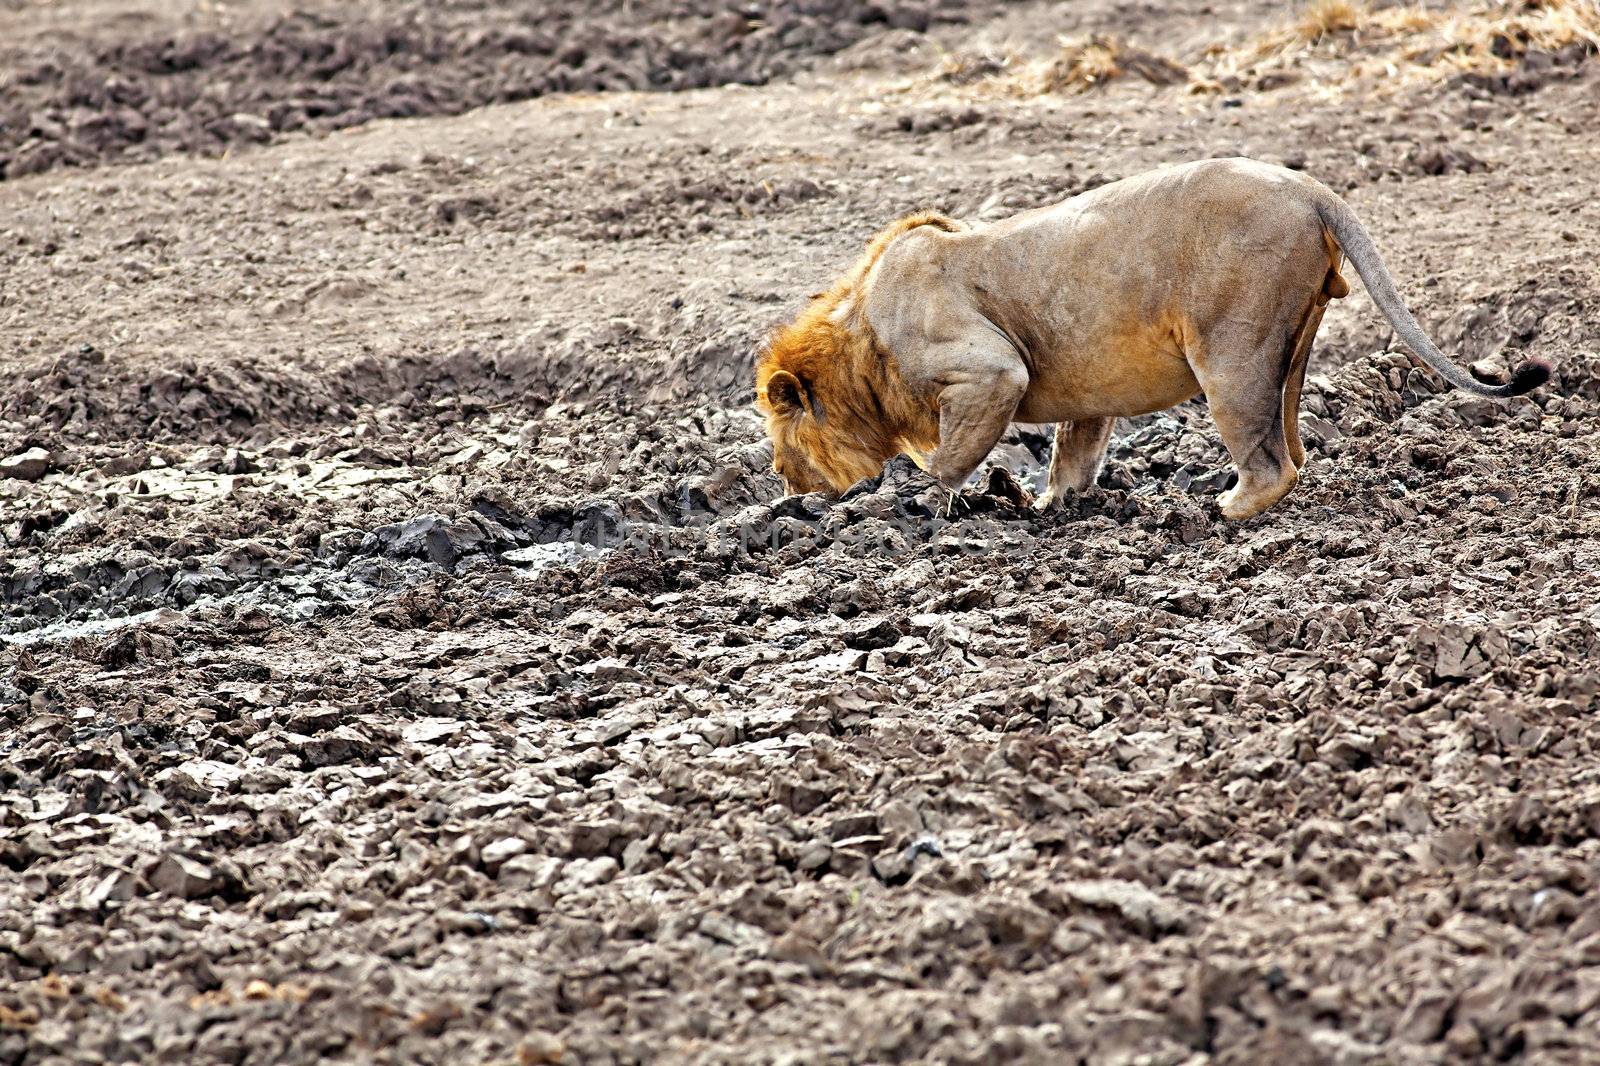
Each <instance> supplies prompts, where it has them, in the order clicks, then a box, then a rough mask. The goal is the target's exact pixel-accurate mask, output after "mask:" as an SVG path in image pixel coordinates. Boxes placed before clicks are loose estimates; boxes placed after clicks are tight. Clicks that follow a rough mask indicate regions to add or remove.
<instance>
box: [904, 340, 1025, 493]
mask: <svg viewBox="0 0 1600 1066" xmlns="http://www.w3.org/2000/svg"><path fill="white" fill-rule="evenodd" d="M1027 391H1028V371H1027V369H1026V368H1025V367H1024V366H1023V365H1022V361H1021V360H1020V359H1019V360H1017V361H1016V362H1015V364H1014V365H1006V364H1002V365H999V366H990V367H984V366H981V365H980V366H979V367H974V368H971V369H969V370H966V371H963V372H962V374H961V376H960V378H959V379H958V380H956V381H953V382H951V383H949V384H947V385H945V387H944V388H943V389H942V390H940V392H939V447H938V448H936V449H934V452H933V456H932V458H931V461H930V462H929V464H928V472H929V473H930V474H932V475H933V476H934V477H935V478H937V479H938V481H939V483H940V484H941V485H943V486H944V487H945V488H947V489H949V490H950V491H952V492H955V491H957V490H959V489H960V488H961V486H962V485H964V484H966V481H967V478H969V477H971V476H972V472H973V471H974V470H976V469H977V468H978V464H979V463H981V462H983V460H984V458H985V457H986V456H988V454H989V453H990V452H991V451H993V450H994V446H995V445H996V444H998V443H999V441H1000V437H1001V435H1002V434H1004V433H1005V431H1006V427H1007V426H1009V425H1011V420H1012V418H1013V417H1014V416H1015V415H1016V413H1017V405H1018V404H1019V403H1021V402H1022V395H1023V393H1025V392H1027Z"/></svg>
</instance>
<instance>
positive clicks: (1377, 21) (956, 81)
mask: <svg viewBox="0 0 1600 1066" xmlns="http://www.w3.org/2000/svg"><path fill="white" fill-rule="evenodd" d="M1574 45H1576V46H1579V47H1582V48H1584V49H1586V50H1588V51H1591V52H1600V0H1466V2H1463V3H1458V4H1454V5H1452V6H1450V7H1446V8H1437V7H1420V6H1402V7H1371V6H1369V5H1368V4H1367V3H1363V2H1359V0H1310V2H1309V3H1306V4H1303V5H1301V6H1300V8H1299V10H1298V11H1297V12H1296V13H1295V14H1294V15H1293V16H1292V17H1291V18H1290V19H1288V20H1286V21H1285V22H1284V23H1283V24H1282V25H1280V26H1277V27H1275V28H1273V29H1269V30H1267V31H1265V32H1263V33H1260V34H1258V35H1256V36H1255V37H1253V38H1250V39H1248V40H1245V41H1243V42H1239V43H1233V44H1217V45H1213V46H1212V47H1211V48H1209V49H1207V50H1206V52H1205V54H1204V56H1203V57H1201V58H1200V59H1199V60H1198V61H1197V62H1196V63H1195V64H1194V65H1193V67H1192V69H1191V68H1189V67H1185V66H1183V65H1182V64H1180V63H1178V62H1176V61H1174V60H1173V59H1171V58H1168V57H1166V56H1163V55H1159V54H1157V53H1155V52H1151V51H1148V50H1146V49H1143V48H1140V47H1138V46H1136V45H1132V44H1129V43H1128V42H1126V41H1123V40H1120V39H1118V38H1115V37H1110V36H1104V35H1099V34H1097V35H1094V36H1090V37H1086V38H1077V39H1063V40H1062V41H1061V46H1060V50H1059V51H1058V52H1057V53H1056V54H1055V55H1054V56H1053V57H1051V58H1050V59H1048V60H1047V61H1045V62H1043V63H1037V62H1035V63H1027V62H1023V61H1021V60H1019V59H1017V58H1015V57H1012V56H1009V55H1006V56H997V55H993V54H987V53H970V54H954V55H950V56H947V57H945V59H944V61H943V66H942V68H941V70H940V71H939V72H938V73H936V74H935V75H934V76H933V78H932V79H931V80H932V81H934V82H939V83H943V84H944V85H959V86H962V87H963V88H964V90H965V91H967V92H972V93H978V94H980V95H988V94H999V95H1010V96H1037V95H1043V94H1053V93H1086V92H1091V91H1094V90H1097V89H1100V88H1102V87H1104V86H1105V85H1107V84H1109V83H1111V82H1113V81H1116V80H1118V79H1121V78H1127V77H1130V76H1131V77H1137V78H1141V79H1143V80H1144V81H1147V82H1150V83H1151V84H1153V85H1183V84H1187V85H1188V86H1189V88H1190V91H1192V92H1223V91H1227V92H1237V91H1240V90H1246V89H1257V90H1260V89H1269V88H1273V87H1275V86H1277V85H1283V84H1288V83H1290V82H1294V81H1300V80H1303V79H1305V78H1311V79H1314V80H1315V81H1316V82H1317V83H1319V84H1321V85H1324V86H1337V85H1340V84H1343V83H1348V82H1355V81H1362V80H1365V79H1368V78H1370V77H1371V76H1374V75H1378V76H1382V77H1384V78H1387V79H1391V80H1402V79H1403V80H1416V79H1426V78H1437V77H1443V76H1449V75H1452V74H1456V73H1463V72H1477V73H1501V72H1505V71H1509V70H1511V69H1512V68H1513V67H1514V66H1515V65H1516V64H1517V62H1518V61H1519V60H1520V59H1521V57H1522V56H1523V55H1525V54H1526V53H1528V52H1530V51H1545V52H1559V51H1561V50H1562V49H1565V48H1569V47H1571V46H1574ZM924 84H926V83H924Z"/></svg>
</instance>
